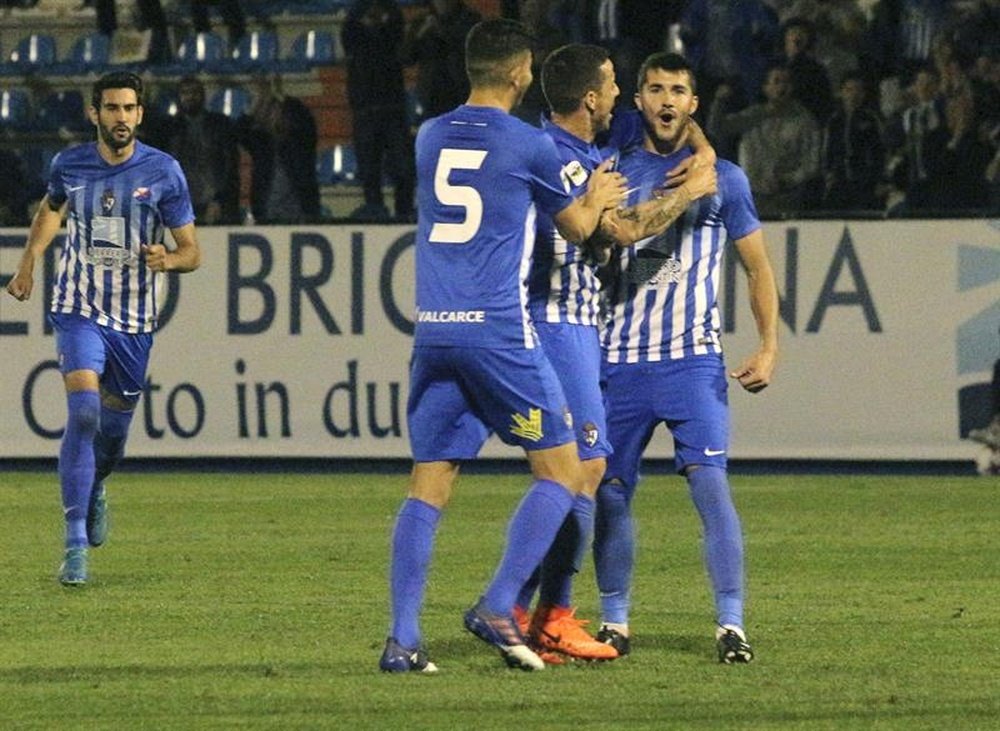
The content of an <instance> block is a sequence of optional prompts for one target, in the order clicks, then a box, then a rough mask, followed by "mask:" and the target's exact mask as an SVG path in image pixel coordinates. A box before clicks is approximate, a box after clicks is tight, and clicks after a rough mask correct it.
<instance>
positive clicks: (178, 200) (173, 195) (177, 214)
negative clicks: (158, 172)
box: [160, 157, 194, 228]
mask: <svg viewBox="0 0 1000 731" xmlns="http://www.w3.org/2000/svg"><path fill="white" fill-rule="evenodd" d="M167 160H168V161H169V162H168V166H169V167H168V171H167V180H168V183H167V189H166V192H165V193H164V195H163V197H162V198H160V215H161V216H162V218H163V225H164V226H166V227H167V228H177V227H179V226H184V225H186V224H189V223H191V222H192V221H194V208H193V207H192V206H191V193H190V191H189V190H188V184H187V178H185V177H184V171H183V170H181V166H180V163H178V162H177V161H176V160H174V159H173V158H172V157H170V158H167Z"/></svg>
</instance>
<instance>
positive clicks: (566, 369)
mask: <svg viewBox="0 0 1000 731" xmlns="http://www.w3.org/2000/svg"><path fill="white" fill-rule="evenodd" d="M535 330H536V331H537V332H538V339H539V340H540V341H541V343H542V349H543V350H544V351H545V355H547V356H548V358H549V362H550V363H552V367H553V368H555V371H556V374H557V375H558V376H559V380H560V381H561V382H562V387H563V393H565V394H566V402H567V403H568V404H569V411H570V413H571V414H572V415H573V428H574V429H575V430H576V448H577V451H578V452H579V453H580V459H584V460H586V459H594V458H596V457H607V456H608V455H609V454H611V444H610V443H609V442H608V420H607V417H606V416H605V414H604V397H603V396H602V394H601V342H600V338H599V335H598V332H597V328H596V327H588V326H584V325H567V324H563V323H548V322H539V323H535Z"/></svg>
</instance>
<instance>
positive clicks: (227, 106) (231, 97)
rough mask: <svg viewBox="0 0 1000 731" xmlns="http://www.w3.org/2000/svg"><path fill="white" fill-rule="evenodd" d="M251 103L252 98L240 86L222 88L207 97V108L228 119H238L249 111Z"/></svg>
mask: <svg viewBox="0 0 1000 731" xmlns="http://www.w3.org/2000/svg"><path fill="white" fill-rule="evenodd" d="M252 101H253V96H252V95H251V94H250V92H249V91H247V90H246V89H244V88H243V87H242V86H223V87H221V88H219V89H216V90H215V91H214V92H213V93H212V95H211V96H210V97H209V99H208V108H209V109H210V110H211V111H213V112H218V113H219V114H225V115H226V116H227V117H229V118H230V119H239V118H240V117H242V116H243V115H244V114H246V113H247V112H248V111H249V110H250V104H251V102H252Z"/></svg>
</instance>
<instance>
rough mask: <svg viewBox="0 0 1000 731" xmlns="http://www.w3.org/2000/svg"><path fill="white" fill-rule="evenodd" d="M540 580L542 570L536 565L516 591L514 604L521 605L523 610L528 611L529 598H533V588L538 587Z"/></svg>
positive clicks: (529, 606) (529, 605)
mask: <svg viewBox="0 0 1000 731" xmlns="http://www.w3.org/2000/svg"><path fill="white" fill-rule="evenodd" d="M541 580H542V570H541V568H540V567H538V568H536V569H535V570H534V571H532V572H531V576H529V577H528V580H527V581H525V582H524V586H522V587H521V591H519V592H518V593H517V600H516V601H515V602H514V604H515V605H517V606H519V607H521V609H523V610H524V611H528V610H529V609H530V608H531V600H532V599H534V598H535V589H537V588H538V583H539V582H540V581H541Z"/></svg>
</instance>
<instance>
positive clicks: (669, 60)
mask: <svg viewBox="0 0 1000 731" xmlns="http://www.w3.org/2000/svg"><path fill="white" fill-rule="evenodd" d="M653 69H656V70H657V71H686V72H687V75H688V79H690V80H691V93H692V94H697V93H698V82H697V80H696V79H695V76H694V69H693V68H691V64H690V63H689V62H688V60H687V59H686V58H684V57H683V56H682V55H680V54H679V53H671V52H669V51H660V52H659V53H654V54H652V55H651V56H647V57H646V60H645V61H643V62H642V66H640V67H639V75H638V81H637V83H636V86H635V88H636V89H642V84H643V82H645V81H646V74H648V73H649V72H650V71H652V70H653Z"/></svg>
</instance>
